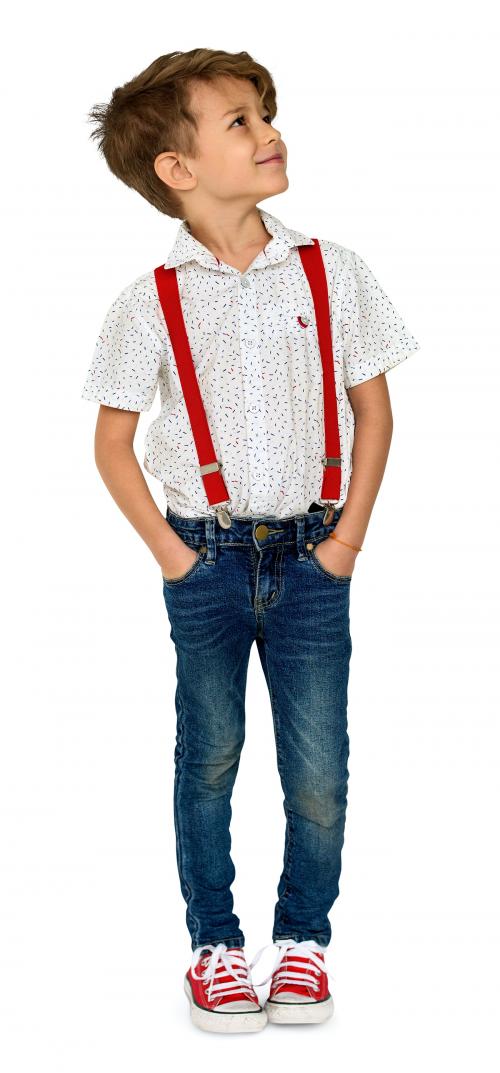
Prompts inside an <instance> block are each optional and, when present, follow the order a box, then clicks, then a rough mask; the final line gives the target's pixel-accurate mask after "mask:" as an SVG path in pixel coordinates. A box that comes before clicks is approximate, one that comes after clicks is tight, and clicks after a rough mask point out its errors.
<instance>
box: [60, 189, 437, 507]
mask: <svg viewBox="0 0 500 1073" xmlns="http://www.w3.org/2000/svg"><path fill="white" fill-rule="evenodd" d="M258 212H259V213H260V216H261V219H262V222H263V224H264V226H265V228H266V230H267V231H268V232H269V234H271V235H272V239H271V240H270V241H269V242H268V244H267V246H266V247H265V248H264V249H263V250H261V251H260V252H259V253H258V254H257V256H256V257H255V258H254V260H253V261H252V263H251V265H250V266H249V267H248V268H247V270H246V271H245V272H244V273H241V272H240V271H239V270H238V269H237V268H234V267H233V266H231V265H227V264H225V263H224V262H223V261H219V260H218V258H217V257H216V256H215V255H214V254H213V253H211V252H210V251H209V250H208V249H207V247H206V246H204V245H203V244H202V243H201V242H199V241H198V240H197V239H195V238H194V236H193V235H192V234H191V231H190V229H189V225H188V223H187V220H182V222H181V224H180V225H179V228H178V231H177V237H176V239H175V242H174V244H173V246H172V248H171V250H170V253H169V255H168V258H167V260H166V261H165V267H166V268H170V267H172V266H175V267H176V269H177V279H178V283H179V293H180V298H181V304H182V310H183V314H184V321H185V324H186V331H187V334H188V338H189V342H190V345H191V352H192V355H193V361H194V364H195V368H196V373H197V377H198V382H199V385H200V390H201V394H202V398H203V402H204V405H205V409H206V413H207V419H208V424H209V428H210V431H211V435H212V440H213V444H214V449H215V454H216V458H218V459H219V460H220V461H221V463H222V476H223V478H224V481H225V484H226V488H227V490H228V494H229V498H230V501H231V502H230V509H231V512H232V513H233V514H234V515H238V516H242V515H243V516H245V515H256V514H257V515H262V514H270V515H273V516H275V517H277V518H286V517H289V516H291V515H294V514H303V513H306V512H307V510H308V507H309V506H310V504H311V503H312V502H313V501H316V502H323V501H322V500H321V498H320V497H321V487H322V482H323V472H324V470H323V465H322V462H321V459H322V457H323V455H324V453H325V441H324V413H323V373H322V364H321V354H320V351H319V345H318V336H317V331H316V324H315V316H314V305H313V299H312V294H311V290H310V287H309V283H308V281H307V277H306V275H305V272H304V269H303V267H302V262H301V259H300V255H299V252H298V250H297V245H301V244H304V243H306V244H309V245H310V244H312V241H313V240H312V238H311V237H310V236H308V235H305V234H303V233H301V232H300V231H293V230H290V229H289V228H287V227H285V225H284V224H283V223H282V222H281V221H280V220H278V219H277V218H276V216H273V215H271V213H269V212H265V211H264V210H263V209H258ZM319 243H320V247H321V252H322V255H323V261H324V264H325V269H326V274H327V280H328V290H329V298H330V310H331V325H332V335H333V351H334V371H335V384H336V393H337V409H338V417H339V431H340V444H341V463H342V483H341V490H340V498H339V500H338V501H337V505H338V506H342V505H343V504H344V502H345V500H346V497H347V491H348V487H349V480H350V475H351V471H352V463H351V453H352V446H353V442H354V414H353V411H352V407H351V404H350V402H349V397H348V395H347V391H346V388H350V387H354V386H355V385H356V384H361V383H363V381H365V380H369V379H370V378H371V377H374V376H377V375H378V374H379V373H385V372H387V371H388V370H389V369H392V368H393V367H394V366H395V365H397V364H398V363H399V362H402V361H404V360H405V358H407V357H408V356H409V355H410V354H412V353H413V352H414V351H416V350H419V349H420V344H419V343H418V342H417V341H416V339H415V338H414V337H413V336H412V335H411V334H410V332H409V331H408V330H407V328H406V327H405V324H404V323H403V320H402V319H401V316H400V315H399V313H398V312H397V310H396V309H395V308H394V306H393V305H392V303H391V301H390V300H389V298H388V297H387V295H386V294H385V292H384V291H383V290H382V287H381V286H380V284H379V283H378V281H377V280H376V279H375V276H374V275H373V273H372V272H371V270H370V269H369V268H368V266H367V265H366V264H365V262H364V261H363V260H362V259H361V257H360V256H359V255H358V254H357V253H355V252H354V251H353V250H350V249H347V248H346V247H345V246H341V245H339V243H337V242H332V241H329V240H327V239H320V240H319ZM300 320H303V322H304V323H305V324H306V327H303V326H302V324H301V323H300ZM158 388H159V391H160V402H161V407H160V411H159V413H158V415H157V416H156V417H155V418H154V420H153V421H152V422H151V424H150V426H149V428H148V430H147V434H146V438H145V457H144V467H145V469H146V471H147V472H148V473H150V474H151V475H152V476H154V477H156V478H157V479H158V480H159V481H161V482H162V484H163V490H164V494H165V498H166V501H167V504H168V506H169V507H170V509H171V510H172V511H174V513H176V514H180V515H182V516H184V517H190V518H193V517H198V516H209V515H211V514H214V512H215V506H213V507H211V506H210V505H209V503H208V500H207V497H206V493H205V488H204V485H203V479H202V477H201V474H200V469H199V462H198V456H197V454H196V448H195V443H194V439H193V434H192V430H191V425H190V422H189V417H188V412H187V409H186V404H185V401H184V396H183V393H182V389H181V384H180V380H179V374H178V371H177V366H176V362H175V358H174V354H173V350H172V345H171V342H170V337H169V334H168V329H167V326H166V323H165V318H164V315H163V310H162V308H161V304H160V300H159V296H158V291H157V288H156V281H155V277H154V267H153V268H152V269H151V270H150V271H149V272H146V273H144V275H142V276H139V277H138V278H137V279H135V280H134V281H133V282H132V283H130V284H129V285H128V286H126V287H125V288H124V289H123V290H122V291H121V292H120V294H119V295H118V296H117V298H116V299H115V300H114V302H113V303H112V305H111V306H110V308H109V309H108V312H107V314H106V316H105V320H104V323H103V326H102V329H101V332H100V335H99V338H98V339H97V343H96V346H95V350H94V354H93V358H92V363H91V365H90V368H89V370H88V373H87V377H86V380H85V385H84V388H83V392H82V395H81V397H82V398H83V399H90V400H91V401H93V402H99V403H103V404H104V405H105V406H113V407H118V408H119V409H124V410H134V411H145V410H150V409H151V406H152V404H153V402H154V400H155V398H156V392H157V389H158Z"/></svg>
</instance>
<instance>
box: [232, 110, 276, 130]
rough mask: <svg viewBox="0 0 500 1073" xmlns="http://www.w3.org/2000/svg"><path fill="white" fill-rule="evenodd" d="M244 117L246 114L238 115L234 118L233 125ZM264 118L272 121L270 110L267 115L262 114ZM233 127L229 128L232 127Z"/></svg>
mask: <svg viewBox="0 0 500 1073" xmlns="http://www.w3.org/2000/svg"><path fill="white" fill-rule="evenodd" d="M244 118H245V116H243V115H239V116H236V119H233V122H232V123H231V127H234V124H235V123H239V121H240V119H244ZM262 118H263V119H269V121H270V122H271V121H272V120H271V114H270V112H268V113H267V114H266V115H264V116H262ZM231 127H230V128H229V129H231Z"/></svg>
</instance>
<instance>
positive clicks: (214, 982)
mask: <svg viewBox="0 0 500 1073" xmlns="http://www.w3.org/2000/svg"><path fill="white" fill-rule="evenodd" d="M184 990H185V992H186V995H187V997H188V999H189V1002H190V1005H191V1020H192V1022H193V1024H195V1025H197V1026H198V1028H202V1029H204V1030H205V1031H206V1032H258V1031H259V1029H261V1028H264V1027H265V1025H266V1024H267V1014H266V1011H265V1010H264V1009H263V1008H262V1006H261V1005H260V1002H259V999H258V996H257V994H256V992H255V991H254V988H253V986H252V982H251V977H250V973H249V968H248V965H247V962H246V958H245V954H244V952H243V949H242V947H240V946H232V947H229V948H228V947H227V946H226V944H225V943H217V945H216V946H215V945H214V944H212V943H208V944H206V945H205V946H198V947H196V950H194V952H193V958H192V961H191V967H190V968H189V969H188V971H187V973H186V975H185V977H184Z"/></svg>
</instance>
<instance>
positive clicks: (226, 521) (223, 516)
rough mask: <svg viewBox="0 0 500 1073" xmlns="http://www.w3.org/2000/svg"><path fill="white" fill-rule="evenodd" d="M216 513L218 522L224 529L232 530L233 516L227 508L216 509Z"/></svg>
mask: <svg viewBox="0 0 500 1073" xmlns="http://www.w3.org/2000/svg"><path fill="white" fill-rule="evenodd" d="M215 513H216V515H217V521H218V523H219V525H220V526H221V527H222V529H230V528H231V515H230V513H229V511H228V510H226V508H225V507H216V508H215Z"/></svg>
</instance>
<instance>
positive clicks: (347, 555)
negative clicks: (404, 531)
mask: <svg viewBox="0 0 500 1073" xmlns="http://www.w3.org/2000/svg"><path fill="white" fill-rule="evenodd" d="M347 393H348V395H349V401H350V403H351V406H352V409H353V413H354V419H355V433H354V443H353V448H352V473H351V479H350V482H349V489H348V492H347V498H346V501H345V503H344V509H343V511H342V515H341V517H340V519H339V521H338V523H337V525H336V526H335V532H336V534H337V536H338V537H339V538H340V540H345V541H347V542H348V543H349V544H355V545H356V547H358V548H361V547H362V546H363V540H364V538H365V535H366V530H367V528H368V522H369V520H370V515H371V512H372V510H373V505H374V503H375V500H376V498H377V494H378V490H379V488H380V485H381V483H382V478H383V475H384V470H385V466H386V462H387V456H388V454H389V447H390V444H391V439H392V428H393V420H392V410H391V402H390V399H389V391H388V388H387V381H386V378H385V374H384V373H380V374H379V375H378V376H374V377H372V378H371V379H369V380H365V381H364V383H362V384H358V385H357V386H356V387H352V388H349V389H347ZM324 543H325V549H326V550H325V555H326V554H328V562H329V563H330V568H331V569H332V571H333V572H334V573H338V574H350V573H351V572H352V568H353V566H354V563H355V561H356V558H357V556H358V554H359V552H356V551H352V550H351V549H350V548H347V547H345V546H344V545H343V544H340V543H339V544H337V543H336V541H335V540H330V539H329V538H327V539H326V541H325V542H324ZM326 562H327V560H326V559H325V563H326Z"/></svg>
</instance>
